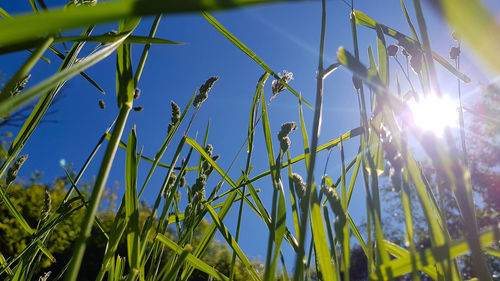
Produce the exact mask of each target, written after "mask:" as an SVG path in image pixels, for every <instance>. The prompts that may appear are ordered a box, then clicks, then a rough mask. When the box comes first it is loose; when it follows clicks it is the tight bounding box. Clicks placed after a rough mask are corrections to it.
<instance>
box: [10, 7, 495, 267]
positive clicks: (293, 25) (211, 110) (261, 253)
mask: <svg viewBox="0 0 500 281" xmlns="http://www.w3.org/2000/svg"><path fill="white" fill-rule="evenodd" d="M405 2H407V3H406V4H407V6H408V8H409V10H410V14H411V15H412V18H413V20H414V22H415V23H416V19H415V18H414V17H413V5H412V3H411V1H405ZM424 2H425V1H424ZM487 2H488V3H489V4H491V5H492V7H495V8H496V9H497V10H498V4H495V3H493V2H494V1H487ZM46 3H47V4H48V5H49V6H51V7H55V6H60V5H61V3H62V2H61V1H46ZM0 5H1V6H2V8H4V9H5V10H6V11H8V12H10V13H12V14H17V13H21V12H28V11H30V6H29V3H28V1H2V2H0ZM355 8H356V9H357V10H361V11H363V12H364V13H366V14H367V15H369V16H371V17H372V18H374V19H376V20H379V21H380V22H382V23H384V24H386V25H388V26H391V27H393V28H395V29H397V30H399V31H401V32H403V33H406V34H410V31H409V28H408V27H407V25H406V21H405V20H404V16H403V14H402V12H401V8H400V5H399V1H395V0H383V1H382V0H379V1H355ZM320 9H321V6H320V2H319V1H313V2H304V3H294V4H273V5H265V6H255V7H250V8H244V9H241V10H232V11H225V12H217V13H213V16H215V17H216V18H217V19H218V20H219V21H220V22H221V23H222V24H223V25H225V27H226V28H227V29H228V30H229V31H231V32H232V33H233V34H234V35H235V36H236V37H237V38H239V39H240V40H241V41H242V42H243V43H245V44H246V45H247V46H248V47H249V48H250V49H252V50H253V51H254V52H255V53H256V54H257V55H258V56H260V58H261V59H263V60H264V61H265V62H266V63H267V64H268V65H269V66H270V67H271V68H272V69H273V70H274V71H276V72H280V71H282V70H284V69H285V70H288V71H291V72H293V74H294V77H295V79H294V80H293V81H292V82H291V83H290V85H292V86H293V87H294V88H295V89H296V90H297V91H300V92H301V93H302V95H303V97H304V99H306V100H307V101H308V102H309V103H311V104H314V98H315V87H316V81H315V76H316V69H317V63H318V59H317V55H318V48H319V30H320V13H321V10H320ZM349 12H350V9H349V7H348V6H347V5H346V4H345V3H343V2H342V1H340V0H335V1H328V3H327V13H328V18H327V39H326V62H325V64H326V65H329V64H331V63H333V62H335V58H336V51H337V49H338V47H339V46H344V47H346V48H347V49H348V50H352V38H351V30H350V24H349ZM425 12H426V16H427V18H426V19H427V23H428V26H430V31H431V42H432V45H433V48H434V49H435V50H436V51H438V52H439V53H440V54H442V56H443V57H447V56H448V52H449V48H450V47H451V46H452V44H454V42H453V41H452V39H451V36H450V33H451V32H450V31H449V30H448V28H447V27H446V25H444V24H443V22H442V21H441V20H440V19H439V18H437V17H436V14H435V13H434V11H433V10H431V9H429V7H427V6H425ZM151 23H152V18H145V19H143V20H142V22H141V24H140V26H139V28H138V29H137V30H136V31H135V34H137V35H147V33H148V31H149V27H150V25H151ZM110 29H117V26H116V25H115V24H110V25H104V26H99V27H98V28H97V29H96V31H95V32H94V34H101V33H104V32H107V31H109V30H110ZM70 33H71V34H78V33H79V31H74V32H70ZM68 34H69V33H68ZM358 35H359V38H360V48H361V49H360V52H361V55H362V59H363V61H364V62H365V63H366V62H367V60H366V49H367V47H368V45H370V44H371V45H372V47H373V48H374V50H376V45H375V38H376V37H375V33H374V31H372V30H369V29H367V28H363V27H358ZM156 36H157V37H160V38H166V39H170V40H175V41H181V42H185V43H186V45H153V46H152V48H151V52H150V54H149V57H148V60H147V62H146V67H145V69H144V72H143V75H142V79H141V81H140V82H139V85H138V87H139V88H140V89H141V90H142V94H141V98H140V99H139V100H137V101H136V102H135V105H140V106H143V107H144V111H142V112H132V113H131V116H130V119H129V121H128V124H127V128H126V130H125V134H124V138H123V140H124V141H125V140H126V136H127V135H128V132H129V131H130V129H131V128H132V126H133V125H134V124H136V125H137V133H138V138H139V146H144V155H147V156H150V157H153V156H154V154H155V153H156V151H157V149H158V148H159V147H160V145H161V143H162V142H163V139H164V137H165V136H166V131H167V126H168V123H169V122H170V112H171V111H170V101H171V100H174V101H175V102H176V103H177V104H179V105H180V106H181V107H183V106H184V105H185V104H186V103H187V102H188V100H189V98H190V97H191V95H192V93H193V92H194V90H196V89H198V88H199V86H200V85H201V84H202V83H203V82H204V81H205V80H206V79H207V78H209V77H210V76H219V77H220V80H219V81H218V82H217V83H216V84H215V86H214V88H213V89H212V91H211V93H210V95H209V98H208V100H207V101H206V102H205V103H204V104H203V106H202V108H201V110H200V112H199V114H198V116H197V119H196V121H195V123H194V125H193V127H192V129H191V132H190V134H189V135H190V136H191V137H193V138H194V136H195V135H196V132H198V135H199V139H200V136H202V135H203V133H204V131H205V126H206V124H207V122H208V121H209V120H210V134H209V138H208V140H209V143H211V144H213V146H214V151H215V152H214V153H216V154H221V155H222V158H221V159H220V160H219V161H218V163H219V165H220V166H221V167H222V168H224V169H226V168H227V167H229V165H230V163H231V161H232V160H233V157H234V156H235V155H236V153H237V152H238V151H239V149H240V147H241V145H242V144H243V141H244V140H245V137H246V132H247V126H248V118H249V110H250V105H251V101H252V97H253V93H254V90H255V85H256V82H257V80H258V78H259V77H260V75H261V74H262V73H263V70H262V69H261V68H260V67H259V66H258V65H257V64H256V63H255V62H253V61H252V60H251V59H250V58H249V57H247V56H246V55H245V54H244V53H242V52H241V51H240V50H239V49H238V48H236V47H235V46H234V45H233V44H232V43H230V42H229V41H228V40H227V39H225V38H224V37H223V36H222V35H221V34H219V33H218V32H217V31H216V30H215V29H214V28H213V27H212V26H211V25H210V24H209V23H208V22H206V21H205V20H204V19H203V17H202V16H201V15H199V14H196V13H194V14H183V15H167V16H164V17H163V19H162V21H161V24H160V27H159V29H158V32H157V35H156ZM387 42H388V44H395V43H396V42H395V41H394V40H392V39H390V38H387ZM68 46H69V45H68ZM60 49H62V47H60ZM90 50H91V48H86V49H85V51H84V52H82V54H85V53H88V52H89V51H90ZM141 50H142V45H135V46H134V48H133V56H134V61H135V62H137V61H138V59H139V56H140V52H141ZM28 55H29V53H27V52H19V53H15V54H11V55H7V56H1V57H0V69H1V71H2V73H4V74H5V75H6V77H10V76H11V75H12V74H13V73H14V71H15V70H16V69H17V67H18V66H19V65H21V64H22V62H23V61H24V60H25V59H26V58H27V57H28ZM46 56H47V57H48V58H50V59H51V60H52V63H51V64H47V63H46V62H43V61H41V62H39V63H38V64H37V66H36V67H35V69H34V70H33V72H32V80H31V81H30V82H29V84H28V87H30V86H33V85H35V82H37V81H41V80H42V79H43V78H46V77H48V75H50V74H52V73H54V72H55V71H56V70H57V67H58V65H59V63H60V60H59V59H58V58H56V57H54V56H53V55H52V54H51V53H49V52H47V53H46ZM463 65H464V71H465V72H467V73H468V74H471V73H469V72H472V71H476V70H477V69H476V68H474V67H473V66H468V64H467V59H466V60H464V63H463ZM439 68H440V67H439ZM394 69H395V65H394V66H393V69H392V70H394ZM440 69H441V68H440ZM468 71H469V72H468ZM87 73H88V74H89V75H90V76H91V77H93V78H94V79H95V80H96V82H97V83H98V84H99V85H101V86H102V87H103V88H104V89H105V91H106V92H107V94H106V95H105V96H103V95H102V94H100V93H99V92H98V91H97V90H96V89H95V88H93V87H92V86H90V84H89V83H88V82H87V81H85V80H84V79H83V78H81V77H76V78H74V79H72V80H71V81H70V82H68V83H67V84H66V86H65V87H64V88H63V90H62V91H61V93H60V94H61V95H62V96H63V98H62V99H61V100H60V101H59V102H58V103H57V104H56V105H55V106H54V107H53V109H54V110H56V111H57V112H56V113H55V114H54V115H52V116H50V119H51V120H57V123H56V124H52V123H44V124H41V125H40V126H39V127H38V128H37V129H36V131H35V133H34V134H33V135H32V137H31V139H30V140H29V141H28V143H27V145H26V146H25V148H24V150H23V152H22V153H23V154H29V156H30V157H29V160H28V162H27V163H26V164H25V166H24V167H23V168H22V170H21V172H20V177H22V178H25V179H26V178H28V177H29V175H30V174H31V173H33V172H34V171H35V170H40V171H43V172H44V175H45V176H44V181H46V182H50V181H51V180H52V179H53V178H54V177H57V176H62V175H63V171H62V169H61V167H60V166H59V161H60V160H61V159H65V160H66V161H67V162H69V163H73V164H74V167H75V168H76V169H79V168H80V167H81V165H82V164H83V162H84V161H85V159H86V158H87V157H88V155H89V153H90V151H91V149H92V148H93V147H94V145H95V144H96V142H97V140H98V139H99V137H100V136H101V134H102V133H103V131H104V130H105V129H106V128H107V127H108V126H109V125H110V123H111V122H112V120H113V119H114V117H115V116H116V114H117V112H118V111H117V108H116V94H115V79H116V78H115V57H114V56H110V57H109V58H107V59H106V60H105V61H103V62H101V63H100V64H98V65H96V66H94V67H92V68H90V69H89V70H87ZM443 75H445V74H443ZM471 76H472V77H475V76H474V75H471ZM446 77H448V78H447V79H449V80H450V83H449V85H442V87H443V88H444V89H445V90H448V91H452V89H453V87H455V85H456V84H455V83H456V82H455V80H453V79H451V76H449V75H448V76H446ZM476 77H479V76H476ZM479 79H480V78H478V80H479ZM478 80H475V81H474V82H473V83H472V84H471V86H470V87H469V88H468V89H469V90H470V89H474V87H476V86H477V85H478V84H477V82H478ZM271 81H272V80H271V79H269V80H268V83H267V84H266V88H265V95H266V99H267V100H268V99H269V98H270V96H271ZM99 99H102V100H104V101H105V102H106V105H107V107H106V110H101V109H99V106H98V100H99ZM269 111H270V116H269V118H270V121H271V130H272V134H273V135H274V136H275V135H276V134H277V132H278V131H279V129H280V125H281V124H282V123H284V122H288V121H295V122H297V123H298V121H299V116H298V107H297V99H296V98H295V97H294V96H293V95H292V94H291V93H289V92H283V93H281V94H280V95H279V96H278V97H276V98H275V99H274V101H273V102H272V103H271V105H270V107H269ZM304 112H305V118H306V122H307V124H309V125H308V126H309V128H312V126H311V125H312V116H313V114H312V113H313V112H312V110H309V109H307V108H304ZM358 125H359V114H358V109H357V98H356V94H355V92H354V90H353V87H352V83H351V74H350V73H349V72H348V71H346V70H343V69H339V70H338V71H336V72H335V73H333V74H332V75H330V76H329V77H328V79H327V80H326V82H325V96H324V115H323V127H322V130H321V137H320V144H322V143H325V142H326V141H328V140H331V139H333V138H337V137H338V136H339V135H340V134H342V133H344V132H346V131H348V130H350V129H352V128H355V127H357V126H358ZM4 130H5V129H4ZM13 131H14V133H15V131H16V129H14V130H13ZM308 133H309V134H311V131H310V129H309V130H308ZM256 138H257V141H256V146H255V158H254V160H253V164H254V165H255V169H254V171H253V175H257V174H258V173H260V172H263V171H265V170H268V169H269V167H268V166H267V158H266V157H267V156H266V149H265V145H264V142H263V133H262V129H261V128H260V127H259V128H258V130H257V134H256ZM177 139H178V138H177ZM291 140H292V149H291V152H292V157H293V156H297V155H299V154H302V153H303V151H302V138H301V135H300V132H299V131H296V132H294V133H292V135H291ZM273 141H275V144H276V146H275V152H277V151H278V146H277V145H278V143H277V139H276V138H274V139H273ZM200 142H201V140H200ZM173 143H175V141H174V142H173ZM358 144H359V141H358V139H355V140H353V141H346V142H345V144H344V145H345V148H346V153H347V154H346V160H347V161H350V160H351V159H352V158H353V157H354V156H355V153H356V151H357V147H358ZM173 150H174V148H171V149H169V151H167V153H166V154H165V156H164V157H163V160H162V161H163V162H170V160H171V155H172V153H173ZM103 152H104V149H102V150H101V152H100V153H99V154H98V155H97V157H96V158H95V160H94V162H93V163H92V165H91V167H90V168H89V170H88V171H87V173H86V176H85V177H84V180H83V181H90V180H91V179H92V177H93V176H94V175H95V174H96V173H97V170H98V167H99V164H100V160H101V159H102V156H103ZM244 152H245V150H244V151H243V153H242V155H241V156H240V158H239V159H238V161H237V162H236V164H235V166H234V167H233V169H232V170H231V171H230V173H229V175H230V176H231V177H232V178H233V179H236V178H237V177H238V176H239V174H240V169H242V168H244V160H245V154H244ZM124 154H125V153H124V151H123V150H119V151H118V153H117V157H116V160H115V164H114V166H113V170H112V173H111V176H110V178H109V180H108V186H113V185H114V183H115V182H119V190H118V192H119V194H120V195H121V194H123V190H124V184H123V183H124V178H123V175H124V173H123V170H124V163H125V160H124ZM331 157H332V158H331V159H330V164H329V167H328V170H327V174H328V175H329V176H330V177H332V178H333V179H334V180H335V179H336V178H337V177H338V176H339V174H340V161H339V157H340V156H339V152H338V149H334V150H333V151H332V156H331ZM197 158H198V156H197V155H195V157H194V158H193V159H194V161H193V160H192V162H191V164H193V163H195V161H197ZM325 159H326V153H321V154H320V155H319V159H318V162H317V163H318V164H317V167H318V170H317V171H318V178H319V177H320V174H319V171H323V169H324V163H325ZM149 167H150V165H149V164H148V163H146V162H142V165H141V167H140V173H139V175H140V176H139V179H138V182H139V184H142V182H143V180H144V178H145V175H146V173H147V171H148V170H149ZM294 171H295V172H299V173H300V174H302V175H303V177H304V178H305V170H304V167H303V166H301V165H298V166H294ZM165 172H166V170H164V169H162V168H158V169H157V170H156V173H155V174H154V176H153V179H152V180H151V182H150V184H149V186H148V187H147V190H146V193H145V195H144V199H145V200H146V201H148V202H150V203H151V202H152V201H153V200H154V198H155V197H156V194H157V192H158V190H159V188H160V186H161V183H162V181H163V177H164V176H165ZM284 175H285V174H284ZM349 178H350V177H349ZM219 179H220V177H219V176H218V175H217V174H213V176H212V177H211V179H210V180H209V183H208V186H207V187H208V188H209V191H210V188H211V186H214V185H215V184H216V182H218V181H219ZM359 180H361V178H360V179H359ZM193 182H194V178H192V177H190V178H189V184H193ZM285 186H287V183H286V182H285ZM255 187H256V188H260V189H261V190H262V192H261V197H262V198H263V199H264V203H265V205H266V207H267V208H270V206H271V194H272V185H271V180H270V179H269V178H265V179H263V180H261V181H259V182H258V183H257V184H256V185H255ZM228 188H229V186H228V185H227V184H226V185H224V186H223V187H222V191H225V190H227V189H228ZM362 189H363V188H362V186H361V185H358V186H356V191H355V193H354V197H353V202H352V203H351V208H350V211H351V212H352V215H353V217H354V218H355V220H356V221H358V222H361V221H363V218H364V216H365V215H364V214H365V213H364V212H365V211H364V208H359V207H358V206H365V203H364V200H365V199H364V192H363V191H362ZM183 195H184V197H186V196H185V193H184V194H183ZM287 200H289V198H287ZM237 209H238V208H237V207H234V208H233V209H232V210H233V211H232V212H231V213H230V215H229V216H228V218H227V219H226V220H225V223H226V225H227V226H230V230H231V232H232V233H234V231H235V227H236V214H237ZM287 220H288V225H289V227H290V229H292V228H293V227H292V223H291V222H292V218H291V216H288V217H287ZM256 237H257V239H256ZM267 239H268V232H267V230H265V224H264V223H263V222H262V221H261V220H260V219H259V218H258V217H257V216H256V215H255V214H254V213H253V212H252V211H251V210H250V209H249V208H248V206H246V207H245V220H244V223H243V226H242V234H241V237H240V241H241V242H240V244H241V246H242V248H243V250H244V252H245V253H246V254H247V255H249V256H253V257H260V259H261V260H264V259H265V249H266V245H267V244H266V243H267ZM256 240H257V241H259V242H258V243H255V242H254V243H250V242H249V241H256ZM283 250H284V252H285V253H286V256H287V257H288V260H287V264H289V265H291V264H293V261H294V255H293V253H292V250H291V248H290V247H289V246H288V245H286V246H284V247H283ZM290 269H291V266H289V270H290Z"/></svg>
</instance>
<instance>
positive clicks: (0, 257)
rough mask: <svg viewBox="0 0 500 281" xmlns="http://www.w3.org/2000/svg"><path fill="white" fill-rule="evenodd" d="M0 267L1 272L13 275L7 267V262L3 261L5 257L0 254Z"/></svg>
mask: <svg viewBox="0 0 500 281" xmlns="http://www.w3.org/2000/svg"><path fill="white" fill-rule="evenodd" d="M0 266H2V270H5V272H6V273H7V274H8V275H10V276H12V275H14V273H13V272H12V269H10V267H9V265H8V264H7V260H5V257H4V256H3V254H2V253H0Z"/></svg>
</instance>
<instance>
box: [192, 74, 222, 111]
mask: <svg viewBox="0 0 500 281" xmlns="http://www.w3.org/2000/svg"><path fill="white" fill-rule="evenodd" d="M217 80H219V77H216V76H213V77H210V78H208V80H207V81H206V82H205V83H204V84H203V85H201V87H200V91H199V93H198V95H196V97H195V98H194V102H193V106H194V107H198V106H200V104H201V103H202V102H204V101H205V100H206V99H207V98H208V92H210V89H212V86H213V85H214V83H215V81H217Z"/></svg>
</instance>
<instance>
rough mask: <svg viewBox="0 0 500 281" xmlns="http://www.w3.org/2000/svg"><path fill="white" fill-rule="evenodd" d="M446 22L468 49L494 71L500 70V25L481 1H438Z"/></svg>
mask: <svg viewBox="0 0 500 281" xmlns="http://www.w3.org/2000/svg"><path fill="white" fill-rule="evenodd" d="M440 3H441V7H442V8H443V13H444V15H445V16H446V18H447V19H448V22H449V23H450V24H451V26H453V28H455V30H456V32H458V34H460V36H461V37H462V38H463V40H464V41H465V42H466V44H467V45H468V46H469V47H470V50H471V51H472V52H474V53H475V54H476V56H478V57H480V58H481V59H482V61H483V62H484V63H485V64H487V65H488V66H489V67H491V68H492V69H494V70H495V71H497V72H498V71H500V57H499V56H498V55H497V51H498V49H499V48H500V25H499V24H498V21H497V20H496V19H495V16H494V14H492V13H491V12H490V11H488V8H487V7H486V6H485V5H484V4H485V3H483V2H481V1H467V0H457V1H454V0H443V1H441V2H440Z"/></svg>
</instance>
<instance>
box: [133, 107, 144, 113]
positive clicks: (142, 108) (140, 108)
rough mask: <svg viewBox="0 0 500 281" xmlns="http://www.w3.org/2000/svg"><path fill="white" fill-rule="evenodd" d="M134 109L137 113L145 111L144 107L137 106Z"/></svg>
mask: <svg viewBox="0 0 500 281" xmlns="http://www.w3.org/2000/svg"><path fill="white" fill-rule="evenodd" d="M133 109H134V111H136V112H140V111H143V110H144V107H142V106H135V107H134V108H133Z"/></svg>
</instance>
